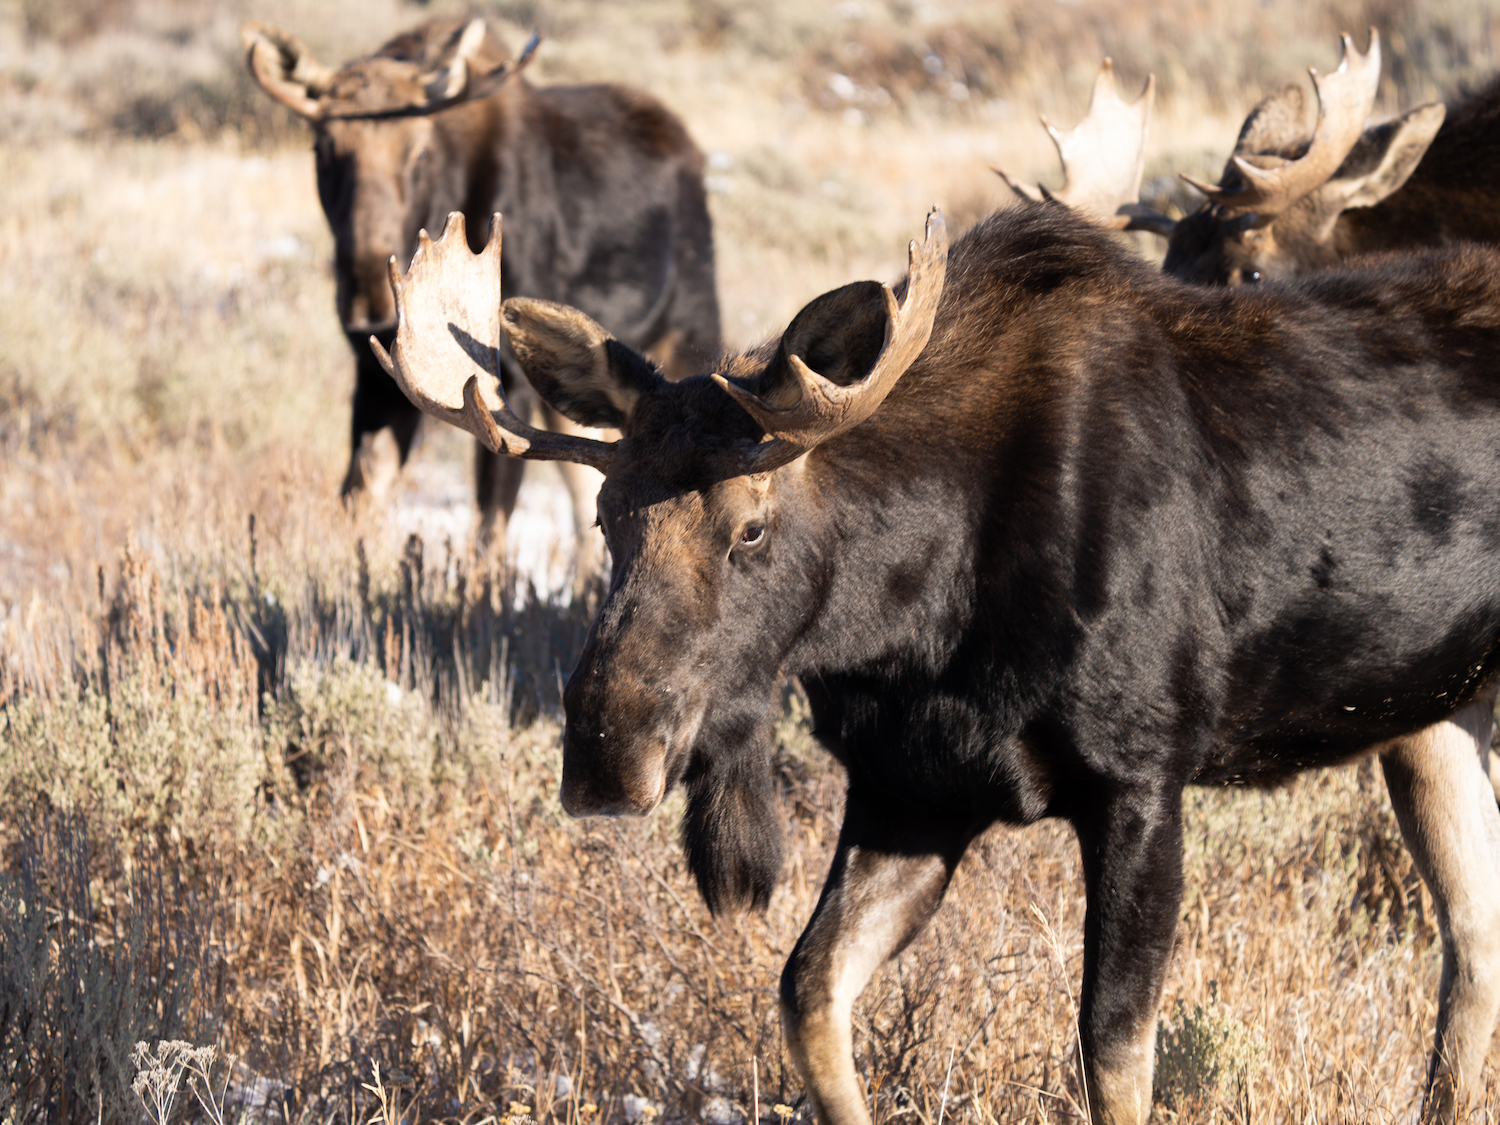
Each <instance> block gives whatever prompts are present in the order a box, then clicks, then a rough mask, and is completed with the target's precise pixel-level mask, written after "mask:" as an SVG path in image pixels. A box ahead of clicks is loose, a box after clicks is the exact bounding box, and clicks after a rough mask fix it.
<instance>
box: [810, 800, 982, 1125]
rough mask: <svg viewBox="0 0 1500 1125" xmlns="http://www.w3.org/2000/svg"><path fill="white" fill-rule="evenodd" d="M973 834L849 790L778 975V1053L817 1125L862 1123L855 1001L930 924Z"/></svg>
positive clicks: (866, 1116) (963, 827)
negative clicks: (796, 1074) (802, 1087)
mask: <svg viewBox="0 0 1500 1125" xmlns="http://www.w3.org/2000/svg"><path fill="white" fill-rule="evenodd" d="M974 833H975V826H973V825H970V824H951V823H949V824H934V823H926V824H923V823H919V822H914V821H913V820H912V819H911V815H910V813H908V812H905V811H903V810H885V809H880V810H877V809H875V808H872V807H871V806H870V805H869V804H868V803H866V802H865V801H863V800H861V799H860V797H859V796H858V795H857V794H856V793H855V792H853V791H851V792H850V794H849V800H848V807H847V811H846V812H845V814H844V826H843V828H842V830H841V831H840V833H839V842H838V850H837V852H836V853H835V854H834V857H833V866H832V868H831V869H830V870H829V873H828V881H827V882H826V883H825V884H824V885H823V894H822V897H821V898H819V900H818V906H817V909H816V910H815V911H813V916H812V920H811V921H810V922H808V924H807V929H805V930H804V931H803V932H802V937H801V938H800V939H798V941H797V946H796V948H795V949H793V950H792V956H791V958H790V959H789V960H788V961H787V964H786V968H785V969H784V970H783V971H782V974H781V1022H782V1027H783V1029H784V1031H785V1034H786V1042H787V1048H788V1050H789V1051H790V1052H791V1055H792V1058H793V1059H794V1060H795V1061H796V1063H797V1068H798V1069H799V1070H800V1071H801V1072H802V1079H803V1081H804V1082H805V1083H806V1084H807V1090H808V1094H809V1095H810V1096H811V1098H812V1103H813V1109H814V1111H815V1112H816V1113H817V1117H818V1121H819V1122H821V1123H822V1125H869V1122H870V1115H869V1113H868V1111H867V1110H866V1109H865V1099H864V1095H863V1093H862V1092H861V1090H860V1082H859V1077H858V1075H857V1074H856V1073H855V1070H854V1037H853V1031H852V1028H851V1022H850V1021H851V1013H852V1011H853V1008H854V1000H855V997H857V996H858V995H859V994H860V993H861V992H863V991H864V988H865V985H867V984H868V983H869V981H870V977H871V976H873V975H874V973H875V970H876V969H878V968H879V967H880V966H881V965H883V964H884V963H885V962H886V961H888V960H889V959H890V958H892V957H894V956H895V955H896V954H897V953H900V952H901V950H902V949H904V948H905V947H906V944H907V943H908V942H910V941H911V939H912V938H914V937H915V936H916V935H917V933H918V931H920V930H921V928H922V927H923V926H924V925H925V924H926V922H927V920H928V919H929V918H930V917H932V913H933V911H935V910H936V909H937V907H938V903H940V902H941V901H942V898H943V892H944V891H946V890H947V888H948V881H949V879H951V878H952V876H953V869H954V868H955V867H956V866H957V865H958V861H959V859H960V858H961V857H962V856H963V853H964V849H965V848H966V847H968V844H969V841H970V840H971V839H973V837H974Z"/></svg>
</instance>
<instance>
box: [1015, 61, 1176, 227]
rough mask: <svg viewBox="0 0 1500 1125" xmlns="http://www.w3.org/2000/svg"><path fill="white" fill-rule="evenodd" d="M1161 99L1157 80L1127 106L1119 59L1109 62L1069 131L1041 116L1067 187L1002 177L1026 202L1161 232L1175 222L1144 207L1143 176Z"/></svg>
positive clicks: (1152, 79)
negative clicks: (1051, 202)
mask: <svg viewBox="0 0 1500 1125" xmlns="http://www.w3.org/2000/svg"><path fill="white" fill-rule="evenodd" d="M1155 98H1156V76H1155V75H1154V74H1153V75H1151V76H1150V77H1148V78H1147V79H1146V85H1145V87H1144V88H1143V89H1142V91H1141V96H1140V97H1139V98H1137V99H1136V100H1135V101H1134V102H1129V103H1127V102H1126V101H1125V100H1124V99H1123V98H1121V97H1120V91H1119V86H1118V85H1117V84H1116V82H1115V70H1114V61H1113V60H1111V59H1105V60H1104V64H1103V65H1102V66H1100V68H1099V74H1098V77H1096V78H1095V79H1094V90H1093V93H1092V95H1090V97H1089V111H1088V113H1087V114H1086V115H1085V116H1084V118H1083V120H1082V121H1080V122H1079V123H1078V124H1077V125H1076V126H1075V127H1074V128H1072V129H1070V130H1069V131H1067V132H1066V133H1065V132H1063V131H1062V130H1060V129H1057V128H1056V127H1054V126H1053V125H1051V124H1050V123H1049V122H1048V121H1047V119H1046V118H1045V117H1044V118H1042V124H1043V125H1044V126H1046V129H1047V134H1048V136H1050V137H1051V138H1052V143H1053V144H1055V145H1056V146H1057V155H1058V157H1059V158H1060V159H1061V160H1062V166H1063V186H1062V189H1061V190H1060V191H1056V192H1049V191H1048V190H1047V189H1046V188H1044V187H1039V186H1033V185H1031V184H1023V183H1020V182H1018V181H1016V180H1013V179H1011V177H1010V176H1008V175H1006V174H1005V173H1004V172H1000V170H999V169H998V168H997V169H996V171H997V172H1000V177H1001V178H1002V179H1003V180H1004V181H1005V182H1006V183H1007V184H1008V185H1010V189H1011V190H1012V191H1014V192H1015V193H1016V194H1017V195H1019V196H1021V197H1022V198H1024V199H1031V200H1035V201H1038V202H1040V201H1041V200H1043V199H1055V200H1056V201H1057V202H1059V203H1062V204H1064V205H1065V206H1067V207H1069V208H1071V209H1072V210H1074V211H1076V212H1078V213H1079V214H1081V215H1084V216H1086V217H1087V218H1090V219H1093V220H1094V221H1096V222H1098V223H1101V224H1103V225H1104V226H1107V227H1110V228H1111V229H1113V230H1127V229H1146V230H1160V229H1162V224H1164V223H1165V224H1167V225H1168V226H1170V224H1171V220H1170V219H1167V218H1166V217H1165V216H1163V215H1158V214H1157V213H1156V212H1154V211H1151V210H1149V209H1148V208H1145V207H1142V206H1141V204H1140V193H1141V175H1142V173H1143V172H1144V171H1145V168H1146V133H1147V129H1148V127H1149V124H1150V120H1151V105H1152V103H1153V101H1154V100H1155Z"/></svg>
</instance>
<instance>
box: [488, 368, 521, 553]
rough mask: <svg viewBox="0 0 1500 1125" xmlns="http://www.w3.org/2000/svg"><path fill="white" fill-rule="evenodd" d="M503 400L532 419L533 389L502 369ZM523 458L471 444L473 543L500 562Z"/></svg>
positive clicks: (519, 416) (517, 488) (518, 486)
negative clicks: (474, 512)
mask: <svg viewBox="0 0 1500 1125" xmlns="http://www.w3.org/2000/svg"><path fill="white" fill-rule="evenodd" d="M503 377H505V400H506V402H507V403H508V404H509V405H510V408H511V410H512V411H513V412H514V413H515V415H516V417H518V418H520V419H521V421H523V422H530V421H531V413H532V402H533V399H534V398H535V392H534V391H533V390H532V389H531V384H530V383H528V382H527V381H526V379H525V378H524V377H523V376H520V375H513V374H512V373H511V371H510V369H509V368H505V369H504V370H503ZM525 472H526V462H525V461H523V460H522V459H521V458H519V457H509V456H506V455H505V454H504V453H491V452H490V451H489V450H488V449H486V448H485V447H484V446H482V445H477V444H476V445H475V446H474V493H475V499H476V500H477V501H478V503H479V531H478V534H477V535H476V536H475V546H476V547H477V548H478V549H479V552H480V554H481V555H483V556H485V557H488V558H491V559H494V560H496V561H497V562H499V563H501V564H502V565H503V564H504V563H505V561H506V556H505V552H506V549H507V546H508V544H507V539H506V536H507V533H508V532H509V530H510V517H511V514H512V513H513V512H514V511H515V510H516V496H517V495H518V494H519V493H520V491H521V477H522V476H523V475H524V474H525Z"/></svg>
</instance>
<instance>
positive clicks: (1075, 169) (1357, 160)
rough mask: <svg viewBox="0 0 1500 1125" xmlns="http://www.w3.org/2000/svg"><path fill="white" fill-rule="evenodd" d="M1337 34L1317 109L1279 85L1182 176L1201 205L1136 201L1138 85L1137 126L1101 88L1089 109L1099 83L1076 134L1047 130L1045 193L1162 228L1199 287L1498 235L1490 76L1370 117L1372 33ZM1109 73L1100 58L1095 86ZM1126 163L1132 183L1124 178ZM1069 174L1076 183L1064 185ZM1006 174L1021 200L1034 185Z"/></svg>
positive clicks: (1376, 53)
mask: <svg viewBox="0 0 1500 1125" xmlns="http://www.w3.org/2000/svg"><path fill="white" fill-rule="evenodd" d="M1342 43H1343V58H1342V59H1341V61H1340V63H1339V67H1338V69H1337V70H1336V71H1335V72H1334V73H1332V74H1330V75H1327V76H1320V75H1319V74H1318V73H1317V72H1316V71H1314V72H1313V88H1314V91H1315V93H1316V105H1315V107H1314V106H1310V104H1309V101H1308V99H1307V96H1306V91H1305V89H1304V87H1302V86H1298V85H1290V86H1287V87H1285V88H1283V89H1282V90H1280V91H1278V92H1277V93H1275V94H1272V95H1270V96H1269V97H1267V98H1265V99H1264V100H1262V101H1261V102H1260V104H1259V105H1257V106H1256V107H1255V108H1254V109H1253V110H1252V111H1251V112H1250V115H1249V116H1248V117H1246V118H1245V123H1244V125H1243V126H1242V127H1241V129H1240V135H1239V139H1238V141H1237V142H1236V144H1235V148H1234V152H1233V153H1232V154H1231V156H1230V158H1229V161H1228V163H1227V164H1226V165H1225V167H1224V172H1223V175H1222V176H1221V177H1220V180H1219V183H1217V184H1208V183H1205V182H1203V181H1201V180H1198V179H1195V178H1193V177H1192V176H1187V175H1184V176H1183V178H1184V179H1185V180H1187V181H1188V183H1190V184H1192V185H1193V186H1194V187H1195V188H1197V189H1198V190H1199V191H1201V192H1202V193H1203V194H1204V195H1205V196H1206V197H1207V202H1205V203H1204V204H1203V206H1202V207H1200V208H1199V209H1198V210H1197V211H1195V212H1193V213H1192V214H1191V215H1188V216H1187V217H1185V218H1183V219H1182V220H1180V221H1175V222H1174V221H1173V220H1172V219H1170V218H1168V217H1167V216H1165V215H1162V214H1159V213H1157V212H1153V211H1151V210H1150V209H1149V208H1146V207H1144V206H1142V205H1141V204H1140V202H1139V199H1138V198H1137V196H1138V192H1139V189H1140V169H1141V167H1142V166H1143V160H1142V154H1143V152H1144V145H1145V137H1146V124H1147V123H1146V120H1145V118H1146V116H1147V115H1148V114H1149V113H1150V101H1151V99H1150V87H1149V85H1148V89H1147V96H1146V97H1145V98H1143V99H1141V101H1140V102H1137V103H1136V104H1135V105H1133V106H1129V107H1124V108H1125V109H1129V110H1131V111H1135V112H1137V113H1138V114H1139V115H1140V119H1139V121H1138V123H1137V122H1126V121H1125V120H1123V118H1122V110H1121V108H1120V107H1123V103H1122V102H1120V101H1119V97H1118V95H1117V94H1114V92H1113V86H1112V84H1111V85H1110V87H1109V89H1108V91H1107V92H1106V96H1105V97H1104V98H1103V99H1102V107H1103V108H1102V110H1098V109H1096V106H1098V105H1099V104H1101V97H1100V90H1099V87H1096V90H1095V95H1094V103H1095V104H1092V105H1091V106H1090V109H1089V114H1088V116H1087V117H1086V118H1085V119H1084V121H1083V122H1082V123H1080V125H1079V126H1078V127H1077V128H1076V129H1074V130H1072V131H1071V132H1070V133H1067V134H1060V133H1058V132H1057V131H1056V130H1051V131H1052V133H1053V137H1054V139H1055V140H1056V141H1057V143H1058V149H1059V152H1060V154H1061V155H1062V158H1063V166H1064V172H1065V175H1066V177H1067V181H1068V184H1067V186H1065V188H1064V189H1063V190H1062V191H1060V192H1055V193H1048V194H1049V197H1050V198H1053V199H1057V200H1059V201H1060V202H1063V203H1066V204H1068V205H1069V206H1071V207H1073V208H1074V209H1075V210H1078V211H1080V212H1081V213H1083V214H1085V215H1088V216H1089V217H1091V218H1095V219H1099V220H1101V221H1104V222H1106V224H1109V223H1110V220H1112V219H1113V220H1114V224H1113V225H1115V226H1116V227H1117V228H1123V229H1132V230H1153V231H1156V232H1157V233H1158V234H1164V235H1166V236H1167V238H1168V242H1167V254H1166V261H1165V262H1164V263H1163V266H1162V268H1163V269H1164V270H1165V271H1166V272H1167V273H1170V274H1173V275H1174V276H1176V277H1180V278H1182V279H1183V280H1185V281H1196V282H1200V283H1203V284H1210V285H1240V284H1245V283H1253V282H1256V281H1261V280H1271V279H1274V278H1280V277H1291V276H1294V275H1297V274H1304V273H1311V272H1313V271H1316V270H1321V269H1328V268H1331V267H1333V266H1336V265H1338V264H1339V263H1341V262H1343V261H1344V260H1346V259H1347V258H1350V257H1352V256H1354V255H1357V254H1368V253H1377V252H1381V251H1387V250H1411V249H1421V248H1426V247H1433V246H1446V245H1450V244H1452V243H1455V242H1461V241H1477V242H1487V243H1500V208H1497V207H1496V205H1495V199H1496V196H1495V189H1494V180H1495V169H1496V168H1497V167H1500V153H1497V143H1500V142H1497V139H1496V138H1497V136H1500V132H1497V130H1500V79H1496V80H1494V81H1492V82H1491V83H1490V84H1489V85H1488V86H1486V87H1484V88H1483V89H1482V90H1480V91H1479V92H1478V93H1475V94H1472V95H1467V96H1463V97H1460V98H1457V99H1455V100H1454V101H1453V102H1451V103H1450V104H1449V105H1447V106H1443V105H1440V104H1436V103H1434V104H1430V105H1422V106H1418V107H1416V108H1415V109H1411V110H1408V111H1407V112H1405V113H1403V114H1400V115H1398V116H1396V117H1394V118H1392V119H1391V120H1389V121H1383V122H1379V123H1375V124H1369V123H1368V122H1369V118H1370V114H1371V112H1372V111H1373V109H1374V107H1375V95H1376V90H1377V87H1378V85H1379V80H1380V36H1379V34H1378V33H1377V32H1376V31H1375V30H1374V29H1371V31H1370V45H1369V49H1368V50H1367V51H1366V52H1365V53H1364V54H1360V53H1359V52H1358V51H1357V50H1355V48H1354V45H1353V43H1352V42H1351V41H1350V39H1349V37H1348V36H1347V35H1346V36H1344V37H1343V40H1342ZM1108 69H1109V63H1108V60H1106V62H1105V71H1104V72H1103V73H1101V76H1100V83H1101V85H1102V84H1103V83H1104V82H1105V78H1106V76H1107V74H1108ZM1314 108H1315V109H1316V120H1315V122H1311V123H1310V122H1309V121H1308V117H1309V114H1310V111H1311V110H1312V109H1314ZM1049 129H1050V127H1049ZM1134 142H1139V145H1138V146H1136V145H1135V144H1134ZM1131 168H1134V169H1135V175H1134V178H1133V179H1132V178H1130V177H1129V176H1128V175H1126V174H1124V173H1125V171H1126V170H1127V169H1131ZM1002 175H1003V173H1002ZM1075 181H1077V182H1079V183H1082V184H1084V185H1086V188H1087V190H1086V191H1080V189H1078V188H1074V187H1073V184H1074V182H1075ZM1007 182H1008V183H1010V184H1011V187H1012V188H1013V189H1014V190H1015V191H1016V192H1017V193H1018V194H1021V195H1023V196H1026V197H1027V198H1032V199H1036V198H1040V197H1041V196H1042V194H1043V193H1044V192H1045V189H1038V188H1035V187H1030V186H1028V185H1024V184H1018V183H1015V182H1013V181H1011V180H1010V179H1009V177H1007ZM1080 197H1082V198H1080ZM1127 222H1128V224H1129V225H1128V227H1127V226H1126V223H1127Z"/></svg>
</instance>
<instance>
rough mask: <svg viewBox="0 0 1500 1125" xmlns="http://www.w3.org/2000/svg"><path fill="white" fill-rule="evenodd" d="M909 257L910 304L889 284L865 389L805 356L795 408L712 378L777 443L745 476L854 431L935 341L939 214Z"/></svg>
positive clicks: (763, 450)
mask: <svg viewBox="0 0 1500 1125" xmlns="http://www.w3.org/2000/svg"><path fill="white" fill-rule="evenodd" d="M908 258H909V262H910V269H909V271H908V273H907V280H906V299H905V300H904V301H903V302H902V303H901V304H900V305H898V304H897V303H896V295H895V294H894V293H893V292H892V291H891V287H890V286H889V285H886V286H882V288H883V290H884V295H885V308H886V324H885V341H884V343H882V344H881V347H880V354H879V355H878V356H876V358H875V363H874V365H873V366H872V367H871V368H870V371H869V373H868V374H867V375H866V376H865V377H864V378H863V379H862V380H860V381H859V382H858V383H853V384H850V385H849V386H847V387H843V386H839V385H838V384H837V383H832V382H830V381H829V380H827V379H825V378H823V376H821V375H819V374H818V373H817V372H816V371H814V370H812V369H811V368H810V367H808V366H807V364H805V363H803V362H802V357H801V356H796V355H792V356H788V357H787V362H788V364H789V365H790V367H791V370H792V375H793V376H794V377H795V379H796V380H797V383H798V386H799V388H800V390H801V394H800V396H799V397H798V399H797V401H796V402H794V403H793V404H792V405H790V406H785V407H776V406H771V405H770V404H768V403H766V402H765V401H764V400H762V399H760V398H757V397H756V396H755V395H753V394H751V393H750V392H749V391H746V390H742V389H741V388H739V387H737V386H735V385H734V384H733V383H731V382H729V380H727V379H725V378H724V376H722V375H715V376H714V377H713V378H714V382H716V383H718V384H719V386H720V387H722V388H723V389H724V390H725V391H726V392H728V394H729V396H730V397H731V398H733V399H734V401H735V402H737V403H739V404H740V406H742V407H744V409H745V411H746V412H747V413H748V414H749V415H750V416H751V417H752V418H754V419H755V420H756V421H757V422H759V423H760V424H761V426H762V427H763V428H764V429H765V431H766V433H767V434H768V435H769V436H770V439H771V440H769V441H764V442H761V443H760V444H759V445H756V446H754V447H753V448H752V449H751V450H750V451H749V452H748V453H747V454H746V456H745V458H744V460H743V462H742V464H741V469H742V470H743V471H744V472H746V473H767V472H770V471H771V470H772V469H776V468H779V467H780V466H782V465H785V464H787V463H788V462H790V461H794V460H796V459H797V458H798V457H800V456H802V455H803V454H804V453H806V452H807V451H808V450H810V449H812V448H813V447H814V446H816V445H818V444H819V443H820V442H824V441H827V440H828V439H829V438H832V437H835V436H836V435H838V434H841V433H844V432H845V431H847V430H851V429H853V428H854V427H855V426H857V425H859V424H860V423H861V422H863V421H864V420H865V419H866V418H868V417H869V416H870V415H871V414H873V413H875V410H876V409H877V408H878V407H879V406H880V404H881V403H882V402H884V401H885V398H886V396H887V395H888V394H890V393H891V390H892V388H894V387H895V385H896V381H897V380H898V379H900V378H901V376H902V375H904V374H905V373H906V370H907V368H909V367H910V366H911V365H912V363H913V362H914V361H915V360H916V358H917V356H919V355H921V354H922V349H923V348H925V347H926V346H927V341H928V338H929V337H931V335H932V322H933V319H934V317H935V316H936V314H937V306H938V299H939V298H940V297H941V296H942V294H943V279H944V276H945V275H946V273H947V269H948V227H947V224H946V223H944V221H943V216H942V214H941V213H939V212H938V211H936V210H934V211H933V212H932V213H931V214H929V215H928V216H927V230H926V234H925V237H924V239H923V241H922V245H921V246H918V245H917V244H916V243H915V242H912V243H911V245H910V247H909V248H908Z"/></svg>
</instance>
